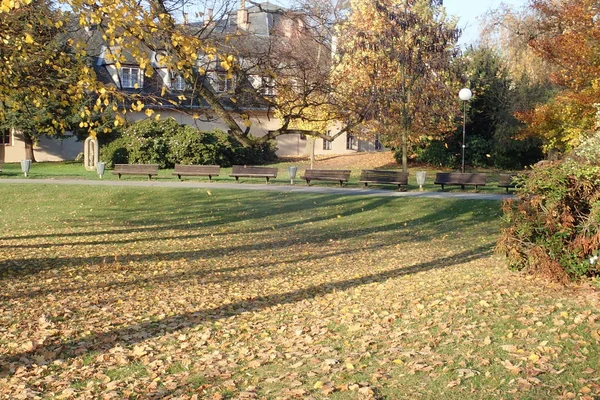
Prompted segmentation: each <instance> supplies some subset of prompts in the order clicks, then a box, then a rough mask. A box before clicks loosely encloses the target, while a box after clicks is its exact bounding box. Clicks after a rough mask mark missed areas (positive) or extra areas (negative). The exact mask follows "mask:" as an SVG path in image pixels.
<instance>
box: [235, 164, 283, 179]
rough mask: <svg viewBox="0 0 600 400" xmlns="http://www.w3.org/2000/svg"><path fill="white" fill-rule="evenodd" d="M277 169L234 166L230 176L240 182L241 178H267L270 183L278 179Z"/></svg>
mask: <svg viewBox="0 0 600 400" xmlns="http://www.w3.org/2000/svg"><path fill="white" fill-rule="evenodd" d="M277 171H278V169H277V168H270V167H247V166H245V165H234V166H233V168H232V170H231V174H229V176H233V177H235V181H236V182H239V178H240V177H246V178H265V179H266V180H267V183H269V179H270V178H277Z"/></svg>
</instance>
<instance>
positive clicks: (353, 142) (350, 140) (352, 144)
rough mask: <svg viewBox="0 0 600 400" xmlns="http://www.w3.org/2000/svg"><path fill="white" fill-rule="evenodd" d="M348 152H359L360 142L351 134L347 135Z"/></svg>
mask: <svg viewBox="0 0 600 400" xmlns="http://www.w3.org/2000/svg"><path fill="white" fill-rule="evenodd" d="M346 150H358V140H357V139H356V138H355V137H354V135H352V134H351V133H348V134H346Z"/></svg>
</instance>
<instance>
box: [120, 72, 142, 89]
mask: <svg viewBox="0 0 600 400" xmlns="http://www.w3.org/2000/svg"><path fill="white" fill-rule="evenodd" d="M120 75H121V76H120V78H121V87H122V88H123V89H139V88H141V87H142V86H143V75H142V71H141V70H140V69H139V68H137V67H123V68H121V74H120Z"/></svg>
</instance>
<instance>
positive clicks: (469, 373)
mask: <svg viewBox="0 0 600 400" xmlns="http://www.w3.org/2000/svg"><path fill="white" fill-rule="evenodd" d="M456 373H458V376H460V377H461V378H471V377H473V376H475V375H479V374H480V372H479V371H476V370H474V369H469V368H459V369H457V370H456Z"/></svg>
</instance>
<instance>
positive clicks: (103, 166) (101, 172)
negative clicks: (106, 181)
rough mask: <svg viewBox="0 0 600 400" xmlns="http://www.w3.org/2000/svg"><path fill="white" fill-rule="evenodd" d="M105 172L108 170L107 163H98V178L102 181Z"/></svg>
mask: <svg viewBox="0 0 600 400" xmlns="http://www.w3.org/2000/svg"><path fill="white" fill-rule="evenodd" d="M105 170H106V163H105V162H103V161H98V162H97V163H96V172H97V173H98V176H99V177H100V179H102V176H103V175H104V171H105Z"/></svg>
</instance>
